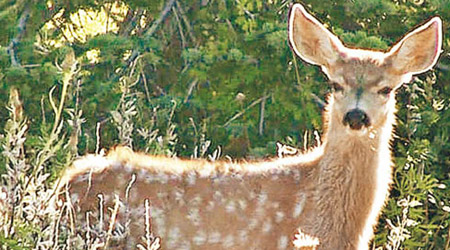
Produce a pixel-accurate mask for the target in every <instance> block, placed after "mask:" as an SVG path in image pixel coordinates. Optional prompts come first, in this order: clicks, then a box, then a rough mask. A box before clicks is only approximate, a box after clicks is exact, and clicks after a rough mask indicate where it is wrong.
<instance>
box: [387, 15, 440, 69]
mask: <svg viewBox="0 0 450 250" xmlns="http://www.w3.org/2000/svg"><path fill="white" fill-rule="evenodd" d="M441 46H442V21H441V19H440V18H439V17H434V18H432V19H431V20H430V21H428V22H427V23H425V24H424V25H422V26H420V27H418V28H416V29H415V30H413V31H411V32H410V33H408V34H407V35H406V36H405V37H404V38H403V39H402V40H400V41H399V42H398V43H397V44H395V45H394V46H393V47H392V48H391V50H390V51H389V52H388V54H387V58H386V60H387V61H386V62H387V63H388V64H389V65H390V66H391V67H392V68H393V69H394V71H395V73H396V74H401V75H409V76H411V75H414V74H419V73H422V72H425V71H427V70H429V69H430V68H431V67H433V66H434V64H435V63H436V61H437V59H438V58H439V54H440V53H441Z"/></svg>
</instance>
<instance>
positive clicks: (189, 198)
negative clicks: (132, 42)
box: [55, 4, 442, 250]
mask: <svg viewBox="0 0 450 250" xmlns="http://www.w3.org/2000/svg"><path fill="white" fill-rule="evenodd" d="M441 36H442V34H441V21H440V19H439V18H437V17H436V18H433V19H431V20H430V21H429V22H427V23H426V24H424V25H423V26H421V27H419V28H417V29H416V30H415V31H413V32H411V33H409V34H408V35H407V36H405V37H404V38H403V39H402V40H401V41H400V42H398V43H397V44H396V45H395V46H393V48H392V49H391V50H390V51H388V52H387V53H383V52H375V51H370V50H361V49H350V48H347V47H345V46H344V45H343V44H342V43H341V42H340V41H339V39H338V38H337V37H336V36H334V35H333V34H332V33H331V32H329V31H328V30H327V29H326V28H324V27H323V25H322V24H320V22H319V21H317V20H316V19H315V18H314V17H312V16H311V15H310V14H308V13H307V12H306V11H305V9H304V8H303V6H301V5H300V4H295V5H293V7H292V9H291V12H290V16H289V41H290V44H291V46H292V49H293V50H294V51H295V53H296V54H297V55H298V56H300V57H301V58H302V59H304V60H305V61H306V62H308V63H312V64H317V65H319V66H321V67H322V69H323V71H324V72H325V73H326V75H327V76H328V78H329V79H330V81H333V82H336V83H338V84H340V85H341V87H342V90H341V91H336V92H333V93H331V94H330V95H329V96H328V98H327V103H328V104H327V106H326V108H325V111H324V114H323V117H324V129H323V130H324V135H323V137H322V143H321V144H320V145H319V146H317V147H315V148H312V149H310V150H308V151H307V152H306V153H304V154H302V155H296V156H288V157H285V158H274V159H268V160H261V161H251V162H246V161H240V162H235V161H215V162H211V161H207V160H187V159H178V158H167V157H161V156H149V155H145V154H141V153H135V152H133V151H132V150H131V149H128V148H123V147H118V148H116V149H114V150H112V151H111V152H110V153H109V154H108V155H107V156H98V155H97V156H96V155H90V156H85V157H83V158H81V159H79V160H77V161H76V162H75V163H74V164H73V166H72V167H71V168H69V169H67V171H66V172H65V174H64V175H63V176H62V178H61V179H60V181H59V182H58V185H57V191H58V192H59V193H63V194H65V196H64V195H63V196H64V197H65V198H64V197H63V199H65V200H66V201H68V200H69V201H70V204H71V205H72V206H73V209H74V212H75V213H76V216H75V217H74V220H75V222H74V223H75V225H77V228H78V230H79V232H83V233H87V234H85V235H89V237H90V239H92V238H93V237H94V238H95V237H98V238H99V239H100V241H102V240H104V238H105V235H104V234H102V233H101V229H102V228H99V227H101V226H92V225H94V224H95V225H103V224H101V223H100V222H102V221H99V219H98V218H103V220H104V221H103V222H104V223H106V222H108V221H110V220H109V219H110V218H108V216H109V217H111V215H109V214H110V213H109V212H108V211H109V210H108V207H113V205H114V200H117V199H116V198H115V196H117V197H119V198H120V201H121V206H119V207H118V216H117V218H116V220H115V224H114V226H113V227H114V230H111V232H116V233H117V235H122V236H121V237H116V239H117V241H116V242H110V243H109V244H110V245H109V247H110V248H116V249H123V248H128V249H134V248H136V244H138V243H142V242H143V241H142V236H144V234H145V225H146V224H148V223H151V229H152V233H153V235H154V236H159V237H161V239H162V242H161V244H162V248H163V249H271V250H272V249H292V248H293V247H294V246H293V243H292V240H293V239H294V235H295V234H296V233H298V232H301V234H300V233H298V235H302V237H301V238H309V237H312V238H311V239H314V240H310V241H311V242H317V241H316V240H315V238H317V239H318V242H319V246H318V247H317V249H326V250H328V249H333V250H334V249H348V250H351V249H353V250H355V249H358V250H365V249H368V244H369V241H370V240H371V238H372V236H373V227H374V226H375V225H376V223H377V218H378V216H379V213H380V211H381V208H382V207H383V205H384V203H385V200H386V198H387V197H388V193H389V185H390V183H391V182H392V179H391V178H392V177H391V176H392V161H391V151H390V145H389V143H390V141H391V139H392V130H393V125H394V123H395V89H397V88H398V87H400V86H401V84H402V83H404V82H405V81H409V79H410V78H411V76H412V75H413V74H417V73H421V72H424V71H426V70H428V69H430V68H431V67H432V66H433V65H434V64H435V63H436V61H437V58H438V55H439V53H440V46H441ZM404 55H409V56H408V58H404ZM385 87H389V88H392V89H393V90H394V91H392V92H391V93H388V94H380V93H379V91H380V89H383V88H385ZM355 108H357V109H360V110H362V111H363V112H365V114H367V116H368V117H369V118H370V124H369V125H367V126H364V127H362V128H360V129H351V128H350V127H349V126H348V125H345V123H344V122H343V117H344V115H345V114H346V113H347V112H349V110H352V109H355ZM64 191H68V192H64ZM98 194H102V196H100V197H101V200H100V202H99V198H98V197H99V196H98ZM67 197H68V199H67ZM145 200H148V201H149V204H150V205H149V206H150V214H151V221H150V222H149V221H145V220H144V208H143V205H144V203H145ZM102 202H104V204H103V203H102ZM99 203H101V204H99ZM55 204H60V203H57V202H56V203H55ZM98 207H101V208H103V209H102V211H100V212H99V211H98ZM88 211H92V213H88ZM101 212H103V214H105V215H104V216H103V215H102V213H101ZM113 214H114V213H113ZM86 216H90V217H89V218H90V223H91V227H89V229H87V228H84V230H83V226H84V227H86V226H87V223H86V220H87V219H86ZM91 217H92V218H91ZM112 221H114V220H112ZM121 226H123V227H121ZM123 228H125V229H123ZM299 230H300V231H299ZM94 231H95V232H96V234H94V233H92V232H94ZM91 234H92V235H91ZM303 234H305V235H307V236H308V237H306V236H304V237H303ZM297 242H298V239H297ZM300 245H302V246H305V245H303V244H300ZM314 247H315V246H308V249H312V248H314Z"/></svg>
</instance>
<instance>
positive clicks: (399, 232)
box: [0, 0, 450, 249]
mask: <svg viewBox="0 0 450 250" xmlns="http://www.w3.org/2000/svg"><path fill="white" fill-rule="evenodd" d="M291 3H292V1H288V0H271V1H262V0H235V1H231V0H224V1H220V0H219V1H213V0H202V1H193V0H187V1H172V0H166V1H162V0H158V1H142V0H130V1H126V2H125V1H124V2H119V1H92V0H76V1H60V0H50V1H37V0H29V1H25V0H18V1H9V0H0V25H2V27H3V32H1V34H0V106H2V107H8V108H7V109H0V116H1V117H9V119H2V120H0V127H1V128H4V129H3V131H2V132H1V134H2V137H1V138H0V139H1V144H2V149H1V151H2V155H1V157H0V162H1V165H0V172H1V173H6V175H4V177H2V190H0V191H1V192H0V195H5V197H6V198H7V199H6V198H5V199H4V200H7V202H3V201H1V200H0V212H1V211H5V210H2V208H9V210H8V209H7V211H8V212H7V213H5V214H2V213H0V225H1V226H2V231H1V233H0V241H1V242H2V243H5V244H7V245H8V247H9V248H12V249H14V248H17V249H19V248H21V249H23V248H36V247H37V246H38V245H39V244H41V243H42V242H43V239H45V237H47V236H48V235H49V234H51V232H47V231H45V230H44V231H43V232H39V230H37V228H41V227H42V226H43V225H45V223H50V224H51V221H52V220H51V219H48V218H47V217H45V216H48V214H45V213H44V212H43V214H40V215H39V216H40V217H33V218H34V219H30V218H32V217H27V215H28V212H30V211H33V209H35V208H34V207H33V206H35V205H36V204H38V203H39V201H40V202H42V203H45V197H46V195H48V188H49V187H50V186H49V185H50V181H51V180H53V179H54V178H55V177H56V176H57V173H58V171H59V170H60V169H61V168H62V167H63V166H66V165H68V164H70V162H71V161H72V159H73V158H74V157H76V156H78V155H82V154H85V153H88V152H91V153H92V152H97V153H98V152H100V149H101V148H110V147H112V146H114V145H117V144H126V145H130V146H133V148H134V149H136V150H140V151H146V152H150V153H155V154H166V155H172V156H174V155H180V156H199V157H200V156H205V155H208V154H210V153H212V151H213V150H214V149H218V148H220V149H222V151H223V154H224V155H230V156H232V157H247V158H256V157H264V156H269V155H273V154H274V152H275V144H276V142H278V141H282V142H288V143H291V144H292V145H294V146H298V147H303V146H304V144H308V142H309V141H314V140H311V139H312V138H313V136H314V133H308V135H310V136H304V134H305V131H319V132H320V131H321V123H322V121H321V116H320V112H321V100H323V99H325V98H324V96H325V95H326V93H327V92H328V86H327V84H326V78H325V77H324V76H323V74H322V73H320V70H319V69H318V68H317V67H314V66H310V65H308V64H306V63H304V62H301V61H299V60H298V59H296V58H295V56H294V55H293V54H292V52H291V51H290V49H289V46H288V43H287V34H286V27H287V25H286V17H287V13H288V9H289V6H290V4H291ZM303 3H304V4H305V5H306V7H307V8H308V10H309V11H311V12H312V13H313V14H314V15H315V16H316V17H318V18H319V19H320V20H321V21H323V22H324V23H326V24H327V25H328V26H329V27H330V28H331V29H332V30H333V31H334V32H335V33H336V34H337V35H338V36H339V37H341V38H342V40H343V41H344V42H345V43H346V44H348V45H349V46H356V47H360V46H362V47H367V48H373V49H381V50H384V49H387V48H388V47H389V46H390V45H391V44H393V43H394V42H395V41H397V40H398V39H400V38H401V36H402V35H404V34H405V32H407V31H408V30H410V29H411V28H412V27H414V26H415V25H417V24H419V23H421V22H423V21H424V20H426V19H427V18H429V17H431V16H434V15H440V16H441V17H442V18H443V21H444V34H450V9H449V8H450V3H449V1H448V0H419V1H415V0H414V1H412V0H358V1H339V0H336V1H318V0H304V1H303ZM169 4H170V6H168V7H167V5H169ZM443 47H444V52H443V53H442V55H441V58H440V60H439V62H438V64H437V67H436V69H435V70H434V71H433V72H430V73H427V74H424V75H422V76H419V77H417V78H415V79H414V81H413V82H412V83H410V84H408V85H406V86H404V87H403V88H402V89H400V90H399V91H398V108H399V112H398V117H399V121H398V124H397V126H396V131H397V132H396V138H395V141H394V143H393V145H392V146H393V151H394V156H395V163H396V167H395V183H394V184H393V190H392V192H391V199H390V200H389V202H388V204H387V206H386V208H385V210H384V213H383V215H382V221H381V222H380V224H379V226H378V229H377V232H376V237H375V241H374V246H375V247H382V248H386V249H402V248H404V249H416V248H420V249H450V246H449V245H450V243H449V242H450V231H449V227H450V226H449V223H450V221H449V219H448V218H449V213H450V207H449V206H450V195H449V194H450V192H448V189H449V187H450V178H449V177H450V176H449V175H448V172H449V171H450V158H449V157H448V155H450V140H449V137H450V98H449V96H450V84H448V83H449V82H450V73H449V71H450V54H449V52H448V51H449V47H450V39H449V38H448V36H447V37H445V38H444V43H443ZM16 89H17V90H19V92H20V95H21V100H22V101H19V99H18V93H17V91H16ZM9 96H11V97H9ZM19 107H20V108H19ZM17 110H22V111H20V112H19V113H20V116H19V113H17V112H18V111H17ZM16 111H17V112H16ZM14 112H16V113H17V114H14ZM19 118H20V119H19ZM206 138H208V139H206ZM217 152H218V151H216V153H217ZM48 173H50V174H51V175H50V176H49V175H48ZM13 197H14V199H13ZM37 197H40V198H37ZM0 198H1V197H0ZM3 198H4V197H3ZM33 199H35V201H36V202H35V203H32V204H29V203H26V202H25V201H27V200H33ZM11 207H12V208H13V209H12V210H11ZM19 208H20V209H19ZM21 208H26V210H25V212H23V211H22V210H21ZM11 211H12V212H11ZM22 212H23V213H22ZM11 218H15V221H12V220H11ZM44 218H47V219H44ZM8 223H14V224H13V225H11V224H8ZM19 225H22V226H19ZM47 225H48V224H47ZM12 229H15V230H12Z"/></svg>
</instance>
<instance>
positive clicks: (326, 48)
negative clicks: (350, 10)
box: [288, 3, 345, 68]
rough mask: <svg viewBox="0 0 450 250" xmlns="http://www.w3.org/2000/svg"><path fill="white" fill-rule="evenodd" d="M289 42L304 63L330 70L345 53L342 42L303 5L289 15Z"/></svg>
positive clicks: (295, 5)
mask: <svg viewBox="0 0 450 250" xmlns="http://www.w3.org/2000/svg"><path fill="white" fill-rule="evenodd" d="M288 30H289V31H288V32H289V42H290V44H291V46H292V49H293V50H294V52H295V53H296V54H297V55H298V56H299V57H301V58H302V59H303V60H304V61H306V62H308V63H311V64H317V65H321V66H323V67H325V68H329V67H330V65H332V64H333V63H334V62H335V61H336V60H337V59H338V58H339V56H340V55H341V53H342V54H343V53H344V50H345V47H344V46H343V45H342V43H341V41H340V40H339V39H338V38H337V37H336V36H335V35H333V34H332V33H331V32H330V31H328V30H327V29H326V28H325V27H324V26H323V25H322V24H321V23H320V22H319V21H318V20H317V19H315V18H314V17H313V16H311V15H310V14H309V13H308V12H306V10H305V8H304V7H303V6H302V5H301V4H298V3H297V4H294V5H293V6H292V8H291V11H290V14H289V27H288Z"/></svg>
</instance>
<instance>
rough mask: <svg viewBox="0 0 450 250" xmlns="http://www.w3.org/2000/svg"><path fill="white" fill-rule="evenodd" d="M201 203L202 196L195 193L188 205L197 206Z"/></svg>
mask: <svg viewBox="0 0 450 250" xmlns="http://www.w3.org/2000/svg"><path fill="white" fill-rule="evenodd" d="M201 203H202V197H200V195H196V196H195V197H194V198H193V199H192V200H191V201H190V202H189V205H192V206H198V205H200V204H201Z"/></svg>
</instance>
